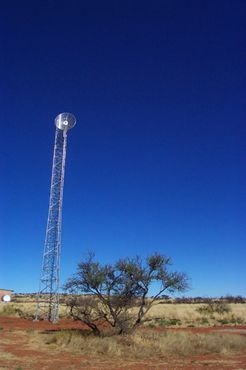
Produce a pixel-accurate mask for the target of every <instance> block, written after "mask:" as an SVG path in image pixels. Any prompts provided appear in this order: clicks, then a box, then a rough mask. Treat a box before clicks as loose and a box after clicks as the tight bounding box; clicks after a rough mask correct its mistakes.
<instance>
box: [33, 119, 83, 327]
mask: <svg viewBox="0 0 246 370" xmlns="http://www.w3.org/2000/svg"><path fill="white" fill-rule="evenodd" d="M75 123H76V120H75V117H74V116H73V115H72V114H71V113H61V114H59V115H58V116H57V117H56V119H55V125H56V132H55V145H54V154H53V165H52V176H51V187H50V199H49V210H48V220H47V226H46V236H45V243H44V251H43V262H42V269H41V276H40V283H39V292H38V296H37V308H36V320H40V319H44V320H49V321H52V322H57V321H58V319H59V276H60V250H61V225H62V201H63V188H64V175H65V160H66V148H67V132H68V130H69V129H70V128H72V127H73V126H74V125H75Z"/></svg>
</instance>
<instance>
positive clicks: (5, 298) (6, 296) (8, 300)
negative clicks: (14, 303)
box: [3, 294, 11, 302]
mask: <svg viewBox="0 0 246 370" xmlns="http://www.w3.org/2000/svg"><path fill="white" fill-rule="evenodd" d="M3 301H4V302H10V301H11V297H10V295H8V294H5V295H4V296H3Z"/></svg>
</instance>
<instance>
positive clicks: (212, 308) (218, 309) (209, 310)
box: [197, 301, 231, 315]
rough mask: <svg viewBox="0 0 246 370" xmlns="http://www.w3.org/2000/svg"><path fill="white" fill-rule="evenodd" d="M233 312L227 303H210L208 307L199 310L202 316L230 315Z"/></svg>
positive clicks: (204, 306)
mask: <svg viewBox="0 0 246 370" xmlns="http://www.w3.org/2000/svg"><path fill="white" fill-rule="evenodd" d="M230 311H231V308H230V306H229V305H228V304H227V303H226V302H220V301H218V302H209V303H207V304H206V305H203V306H201V307H198V308H197V312H199V313H200V314H208V315H213V314H214V313H218V314H219V315H223V314H226V313H229V312H230Z"/></svg>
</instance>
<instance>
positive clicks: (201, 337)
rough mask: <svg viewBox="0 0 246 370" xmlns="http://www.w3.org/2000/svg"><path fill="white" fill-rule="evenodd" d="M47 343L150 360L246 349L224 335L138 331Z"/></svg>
mask: <svg viewBox="0 0 246 370" xmlns="http://www.w3.org/2000/svg"><path fill="white" fill-rule="evenodd" d="M45 343H46V344H48V345H50V346H51V347H52V346H53V348H56V347H59V348H62V349H66V350H68V351H75V352H80V353H83V354H87V355H92V354H94V355H104V356H110V357H111V356H114V357H123V358H124V357H126V356H127V357H128V358H129V357H132V358H149V357H154V356H170V355H182V356H190V355H204V354H209V353H219V354H229V353H233V352H234V351H235V350H240V349H242V348H245V347H246V338H245V337H242V336H239V335H228V334H221V333H211V334H194V333H186V332H153V331H147V332H146V331H138V332H136V333H134V334H133V335H127V336H123V337H122V336H115V337H112V336H101V337H96V336H91V335H87V334H83V333H81V332H80V331H61V332H58V333H55V334H53V335H52V336H47V338H46V340H45Z"/></svg>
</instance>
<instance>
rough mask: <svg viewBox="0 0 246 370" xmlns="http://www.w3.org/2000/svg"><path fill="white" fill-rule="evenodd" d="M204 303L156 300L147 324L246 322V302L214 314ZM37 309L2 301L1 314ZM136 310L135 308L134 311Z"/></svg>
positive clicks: (63, 307) (32, 304) (63, 311)
mask: <svg viewBox="0 0 246 370" xmlns="http://www.w3.org/2000/svg"><path fill="white" fill-rule="evenodd" d="M203 306H204V304H187V303H180V304H159V303H158V302H156V303H155V304H154V305H153V307H152V308H151V309H150V311H149V312H148V314H147V316H146V319H147V321H146V323H145V325H150V326H159V325H160V326H171V327H172V326H180V327H187V326H195V327H196V326H198V327H199V326H214V325H225V324H226V325H237V324H242V325H244V324H246V304H244V303H231V304H228V306H229V308H230V311H229V312H228V313H224V314H218V313H216V312H215V313H213V314H212V315H209V314H205V313H200V312H199V308H200V307H203ZM35 310H36V303H35V302H25V303H16V302H10V303H3V302H0V316H21V315H22V316H23V317H25V316H33V315H34V314H35ZM134 311H135V310H134V309H133V312H134ZM67 314H68V309H67V307H66V305H65V304H61V305H60V317H61V318H62V317H66V316H67Z"/></svg>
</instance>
